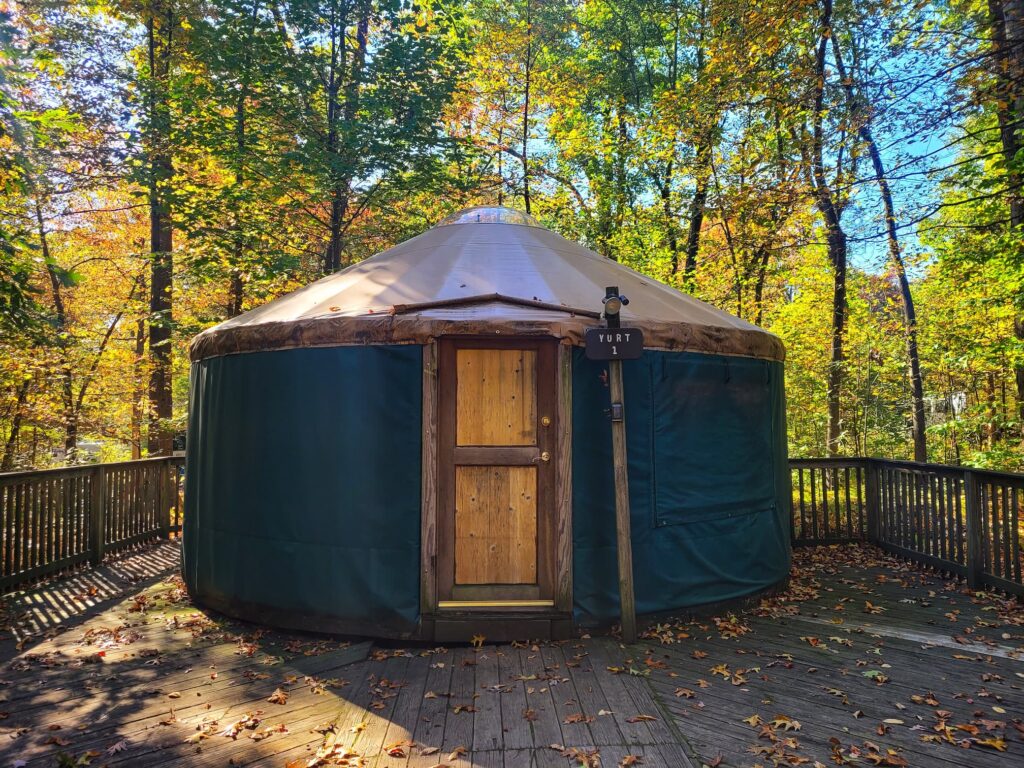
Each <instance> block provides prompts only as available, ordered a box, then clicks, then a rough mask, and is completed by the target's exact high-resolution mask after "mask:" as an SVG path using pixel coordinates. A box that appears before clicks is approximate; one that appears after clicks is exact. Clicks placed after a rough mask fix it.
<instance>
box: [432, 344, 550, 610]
mask: <svg viewBox="0 0 1024 768" xmlns="http://www.w3.org/2000/svg"><path fill="white" fill-rule="evenodd" d="M555 357H556V346H555V344H554V342H553V341H548V340H536V341H534V340H522V341H515V342H511V341H508V342H504V341H503V342H498V341H491V340H486V341H481V340H469V339H446V340H444V341H443V342H442V343H441V345H440V367H439V380H438V384H439V388H438V394H439V413H438V415H439V423H438V443H439V447H438V518H439V519H438V570H437V576H438V598H439V607H441V608H442V609H443V608H462V607H497V608H500V607H522V606H530V607H546V606H550V605H552V580H553V568H554V566H553V563H554V552H553V537H552V507H553V502H554V469H555V466H556V461H555V456H554V452H555V449H556V445H557V434H558V433H557V429H556V423H555V422H556V409H555Z"/></svg>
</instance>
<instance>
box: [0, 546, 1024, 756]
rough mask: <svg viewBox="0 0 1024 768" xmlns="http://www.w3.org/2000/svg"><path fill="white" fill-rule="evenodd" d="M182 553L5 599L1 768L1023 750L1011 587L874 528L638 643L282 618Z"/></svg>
mask: <svg viewBox="0 0 1024 768" xmlns="http://www.w3.org/2000/svg"><path fill="white" fill-rule="evenodd" d="M176 570H177V560H176V555H175V551H174V546H173V544H162V545H159V546H157V547H154V548H150V549H148V550H144V551H141V552H137V553H135V554H131V555H128V556H125V557H123V558H122V559H121V560H119V561H116V562H114V563H110V564H108V565H105V566H103V568H101V569H97V570H94V571H89V572H82V573H79V574H77V575H75V576H73V577H71V578H68V579H65V580H63V581H60V582H55V583H52V584H50V585H45V586H43V587H40V588H36V589H33V590H30V591H27V592H24V593H19V594H16V595H9V596H7V597H6V598H5V606H4V611H5V630H4V631H3V635H4V636H5V637H4V638H0V731H2V732H3V734H2V735H3V738H0V766H5V767H6V766H20V765H25V766H58V765H77V764H81V765H85V764H91V765H94V766H99V765H109V766H148V765H153V766H194V765H195V766H198V765H204V766H205V765H209V766H228V765H232V766H241V765H260V766H280V768H285V766H289V767H295V768H297V767H298V766H307V767H308V766H318V765H349V766H378V767H379V768H384V767H385V766H388V767H393V768H399V766H401V767H403V768H404V767H412V766H423V767H424V768H426V767H428V766H430V767H433V766H452V768H455V767H458V768H470V766H473V767H475V768H499V767H501V766H504V767H505V768H521V767H522V768H530V766H537V768H541V767H543V766H573V765H575V766H579V765H582V766H604V767H605V768H608V767H609V766H619V765H642V766H647V767H650V766H665V767H666V768H676V767H677V766H678V767H680V768H686V767H687V766H694V767H697V766H701V765H702V764H703V765H709V766H716V765H722V766H754V765H761V766H766V767H767V766H776V765H816V764H817V765H830V766H831V765H837V764H838V765H847V764H848V765H855V766H857V765H861V766H866V765H890V766H902V765H911V766H923V767H927V768H931V767H933V766H935V767H937V768H951V767H952V766H970V767H971V768H983V767H985V766H993V767H999V766H1007V767H1008V766H1017V765H1020V764H1022V761H1024V661H1022V654H1024V611H1022V610H1021V606H1020V605H1019V604H1017V603H1014V602H1011V601H1004V600H1001V599H999V598H997V597H995V596H986V595H973V596H972V595H970V594H968V593H966V592H965V591H962V587H961V586H960V585H959V584H958V583H956V582H952V581H945V580H943V579H941V578H938V577H936V576H933V575H929V574H926V573H923V572H920V571H918V570H915V569H913V568H911V567H909V566H905V565H902V564H901V563H899V562H898V561H894V560H891V559H889V558H887V557H885V556H882V555H880V554H879V553H878V551H877V550H875V549H872V548H868V547H864V548H861V547H843V548H832V549H827V550H825V549H814V550H802V551H798V553H797V555H796V568H795V569H794V574H795V575H794V579H793V581H792V583H791V585H790V587H789V589H788V590H787V591H786V592H785V593H784V594H782V595H780V596H778V597H775V598H772V599H770V600H765V601H762V602H761V603H760V604H759V605H756V606H752V607H751V608H750V609H749V610H746V611H741V612H737V613H736V614H735V615H729V614H724V615H719V616H716V617H708V618H702V619H699V620H697V621H688V622H666V623H664V624H661V625H658V626H656V627H653V628H651V629H650V630H649V631H648V633H647V636H646V638H645V640H644V641H643V642H642V643H640V644H638V645H636V646H632V647H630V648H623V647H622V646H620V645H619V644H618V643H617V642H615V640H614V639H612V638H604V637H594V638H582V639H579V640H575V641H568V642H562V643H545V644H540V645H536V644H530V643H515V644H511V645H502V646H491V645H484V646H483V647H481V648H470V647H458V648H448V649H445V648H412V647H408V648H403V647H397V646H372V645H370V644H369V643H365V642H364V643H360V642H358V641H341V640H337V639H325V638H321V637H313V636H309V635H298V634H287V633H280V632H274V631H269V630H264V629H261V628H257V627H252V626H248V625H242V624H239V623H236V622H231V621H228V620H224V619H222V618H220V617H218V616H215V615H208V614H206V613H204V612H201V611H198V610H196V609H195V608H194V607H193V606H192V605H191V604H190V603H189V602H188V599H187V596H186V595H185V594H184V591H183V590H182V587H181V584H180V581H179V580H178V579H177V576H176ZM61 755H65V756H66V759H65V762H63V763H62V762H61V760H62V758H61ZM76 761H79V762H76Z"/></svg>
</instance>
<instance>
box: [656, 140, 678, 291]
mask: <svg viewBox="0 0 1024 768" xmlns="http://www.w3.org/2000/svg"><path fill="white" fill-rule="evenodd" d="M658 187H659V193H660V195H661V212H662V215H663V216H664V217H665V240H666V244H667V245H668V256H669V266H670V269H671V271H672V274H673V275H674V274H676V273H677V272H679V227H678V225H677V223H676V213H675V210H674V209H673V208H672V161H671V160H669V161H668V162H667V163H666V164H665V178H664V180H663V181H660V182H659V183H658Z"/></svg>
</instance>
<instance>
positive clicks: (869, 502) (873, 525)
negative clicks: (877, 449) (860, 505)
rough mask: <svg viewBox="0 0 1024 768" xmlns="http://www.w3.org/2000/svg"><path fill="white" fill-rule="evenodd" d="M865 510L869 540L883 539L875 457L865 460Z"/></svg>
mask: <svg viewBox="0 0 1024 768" xmlns="http://www.w3.org/2000/svg"><path fill="white" fill-rule="evenodd" d="M864 495H865V496H866V498H865V499H864V511H865V514H866V515H867V529H868V541H870V542H878V541H879V540H880V539H881V535H880V531H879V529H878V466H877V465H876V464H875V460H874V459H867V460H866V461H865V462H864Z"/></svg>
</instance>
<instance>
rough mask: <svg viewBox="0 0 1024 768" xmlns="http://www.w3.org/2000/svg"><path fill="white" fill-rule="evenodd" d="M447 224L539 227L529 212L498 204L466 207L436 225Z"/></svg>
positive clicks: (538, 223)
mask: <svg viewBox="0 0 1024 768" xmlns="http://www.w3.org/2000/svg"><path fill="white" fill-rule="evenodd" d="M449 224H521V225H523V226H524V227H540V222H539V221H537V220H536V219H535V218H533V216H531V215H530V214H528V213H523V212H522V211H517V210H516V209H515V208H505V207H504V206H500V205H477V206H474V207H472V208H466V209H465V210H462V211H459V212H458V213H453V214H452V215H451V216H446V217H445V218H443V219H441V221H440V222H438V224H437V226H439V227H445V226H448V225H449Z"/></svg>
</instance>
